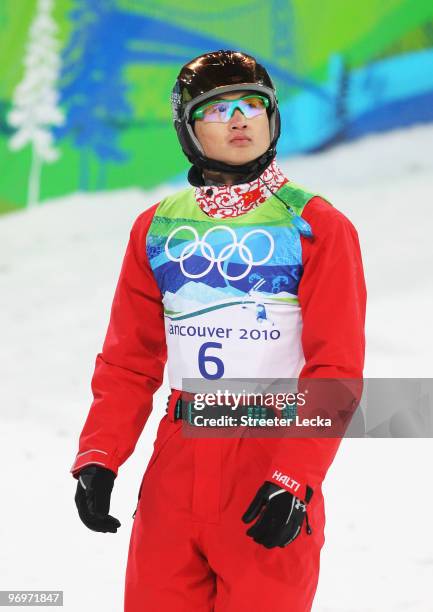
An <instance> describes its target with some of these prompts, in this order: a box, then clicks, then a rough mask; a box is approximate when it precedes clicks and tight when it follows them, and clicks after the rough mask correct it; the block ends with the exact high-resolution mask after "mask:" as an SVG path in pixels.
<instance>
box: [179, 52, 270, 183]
mask: <svg viewBox="0 0 433 612" xmlns="http://www.w3.org/2000/svg"><path fill="white" fill-rule="evenodd" d="M239 90H244V91H255V92H259V93H260V94H261V95H264V96H266V97H267V98H268V99H269V102H270V104H269V107H268V109H267V113H268V118H269V131H270V139H271V142H270V145H269V147H268V149H267V150H266V151H265V152H264V153H263V154H262V155H261V156H260V157H258V158H256V159H254V160H252V161H249V162H247V163H245V164H242V165H232V164H227V163H225V162H222V161H218V160H215V159H210V158H208V157H206V156H205V154H204V151H203V148H202V146H201V144H200V142H199V140H198V138H197V137H196V135H195V134H194V129H193V125H192V122H191V120H190V118H191V114H192V112H193V110H194V109H195V108H196V107H197V106H200V105H201V104H203V103H204V102H205V101H206V100H209V99H211V98H214V97H216V96H218V95H220V94H225V93H230V92H233V91H239ZM171 104H172V111H173V122H174V127H175V129H176V132H177V136H178V139H179V142H180V145H181V147H182V150H183V152H184V153H185V155H186V157H187V158H188V159H189V161H190V162H191V163H192V164H193V168H192V169H191V170H194V167H196V168H200V169H209V170H217V171H221V172H232V173H237V174H242V175H245V176H246V177H248V178H246V180H253V179H254V178H257V176H259V175H260V174H261V173H262V172H263V170H265V168H267V166H268V165H269V164H270V163H271V161H272V160H273V159H274V157H275V155H276V144H277V140H278V138H279V136H280V113H279V111H278V100H277V97H276V90H275V86H274V84H273V82H272V79H271V77H270V76H269V74H268V73H267V71H266V69H265V68H264V67H263V66H262V65H261V64H259V63H258V62H257V61H256V60H255V59H254V57H252V56H251V55H247V54H246V53H241V52H240V51H224V50H219V51H212V52H211V53H205V54H204V55H200V56H198V57H196V58H194V59H193V60H191V61H190V62H188V63H187V64H185V65H184V66H183V67H182V68H181V70H180V72H179V75H178V77H177V80H176V83H175V85H174V88H173V90H172V94H171ZM190 173H191V171H190Z"/></svg>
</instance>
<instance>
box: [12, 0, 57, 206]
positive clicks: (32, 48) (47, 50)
mask: <svg viewBox="0 0 433 612" xmlns="http://www.w3.org/2000/svg"><path fill="white" fill-rule="evenodd" d="M52 9H53V0H38V2H37V7H36V15H35V17H34V20H33V22H32V24H31V26H30V30H29V39H28V43H27V48H26V53H25V57H24V66H25V70H24V77H23V79H22V81H21V82H20V83H19V85H18V86H17V87H16V89H15V91H14V94H13V99H12V103H13V106H12V110H11V111H10V112H9V114H8V122H9V125H11V126H12V127H13V128H15V130H16V131H15V133H14V135H13V136H12V138H11V139H10V141H9V146H10V148H11V149H12V150H13V151H18V150H20V149H22V148H23V147H25V146H26V145H28V144H29V145H30V146H31V148H32V161H31V168H30V174H29V183H28V199H27V205H28V206H32V205H34V204H36V203H37V202H38V199H39V190H40V177H41V167H42V163H43V162H45V163H51V162H54V161H56V160H57V159H58V157H59V151H58V150H57V149H56V148H55V147H54V142H53V135H52V132H51V129H50V128H51V126H58V125H62V124H63V122H64V115H63V112H62V111H61V109H60V108H59V106H58V99H59V96H58V93H57V90H56V83H57V79H58V76H59V71H60V57H59V43H58V41H57V38H56V35H57V30H58V28H57V24H56V22H55V21H54V19H53V17H52V15H51V13H52Z"/></svg>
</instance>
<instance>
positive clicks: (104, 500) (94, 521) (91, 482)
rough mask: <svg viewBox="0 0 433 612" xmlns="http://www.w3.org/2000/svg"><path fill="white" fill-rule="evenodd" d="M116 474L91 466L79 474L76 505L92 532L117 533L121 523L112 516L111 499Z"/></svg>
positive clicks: (81, 517) (97, 466)
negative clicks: (110, 513) (110, 511)
mask: <svg viewBox="0 0 433 612" xmlns="http://www.w3.org/2000/svg"><path fill="white" fill-rule="evenodd" d="M115 478H116V474H115V473H114V472H112V471H111V470H108V469H107V468H104V467H100V466H99V465H89V466H87V467H85V468H83V469H82V470H80V471H79V472H78V485H77V492H76V494H75V503H76V505H77V508H78V514H79V515H80V519H81V520H82V521H83V523H84V524H85V525H86V527H88V528H89V529H91V530H92V531H102V532H103V533H106V532H107V531H109V532H110V533H116V532H117V529H118V528H119V527H120V522H119V521H118V520H117V518H114V516H110V515H109V514H108V511H109V510H110V497H111V491H112V490H113V485H114V479H115Z"/></svg>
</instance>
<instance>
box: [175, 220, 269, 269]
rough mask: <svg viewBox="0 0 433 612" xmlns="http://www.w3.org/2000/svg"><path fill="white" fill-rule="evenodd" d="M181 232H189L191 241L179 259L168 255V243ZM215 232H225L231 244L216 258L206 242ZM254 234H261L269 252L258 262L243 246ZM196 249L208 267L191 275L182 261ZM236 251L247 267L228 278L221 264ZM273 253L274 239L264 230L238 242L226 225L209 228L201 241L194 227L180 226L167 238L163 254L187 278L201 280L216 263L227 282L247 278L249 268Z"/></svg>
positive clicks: (260, 262)
mask: <svg viewBox="0 0 433 612" xmlns="http://www.w3.org/2000/svg"><path fill="white" fill-rule="evenodd" d="M181 230H189V231H190V232H191V234H192V236H193V241H191V242H189V243H188V244H186V245H185V246H184V247H183V249H182V252H181V254H180V256H179V257H174V256H173V255H172V254H171V253H170V247H169V243H170V240H171V239H172V238H173V237H174V236H175V235H176V234H177V233H178V232H180V231H181ZM215 231H225V232H227V233H228V234H229V236H230V239H231V241H232V243H231V244H228V245H226V246H225V247H223V248H222V249H221V252H220V253H219V255H218V256H216V255H215V251H214V249H213V247H212V245H210V244H209V243H208V242H206V239H207V237H208V236H209V235H210V234H211V233H212V232H215ZM255 234H263V235H264V236H266V238H267V239H268V240H269V252H268V254H267V255H266V257H263V259H260V260H259V261H254V258H253V254H252V253H251V250H250V249H249V248H248V247H247V245H246V244H245V242H246V241H247V239H248V238H250V237H251V236H253V235H255ZM198 248H200V252H201V255H202V256H203V257H204V258H205V259H207V260H208V262H209V265H208V266H207V268H206V269H205V270H203V271H202V272H199V273H198V274H191V273H190V272H187V271H186V270H185V267H184V261H185V260H187V259H189V258H190V257H191V256H192V255H194V253H195V252H196V251H197V249H198ZM236 249H238V252H239V256H240V258H241V259H242V261H243V262H244V263H245V264H246V265H247V267H246V269H245V270H244V272H242V274H239V275H238V276H230V275H229V274H227V273H226V272H225V271H224V270H223V268H222V262H224V261H226V260H228V259H229V258H230V257H231V256H232V255H233V253H234V252H235V250H236ZM273 252H274V239H273V237H272V236H271V234H270V233H269V232H267V231H266V230H264V229H255V230H251V231H250V232H248V233H246V234H245V236H243V238H241V240H240V241H239V242H238V239H237V236H236V234H235V232H234V231H233V229H232V228H231V227H227V226H226V225H219V226H217V227H211V228H210V229H208V230H207V232H206V233H205V234H204V235H203V238H202V239H201V240H200V238H199V236H198V233H197V230H196V229H195V228H194V227H191V226H190V225H181V226H179V227H177V228H176V229H175V230H173V231H172V232H171V234H170V235H169V237H168V238H167V242H166V243H165V253H166V255H167V257H168V259H170V260H171V261H176V262H179V263H180V269H181V270H182V273H183V274H184V275H185V276H186V277H187V278H202V277H203V276H205V275H206V274H207V273H208V272H210V270H211V269H212V268H213V266H214V264H215V263H216V265H217V267H218V270H219V273H220V274H221V276H222V277H223V278H225V279H227V280H240V279H241V278H245V276H247V275H248V274H249V273H250V272H251V268H252V267H253V266H259V265H261V264H264V263H266V262H267V261H269V259H270V258H271V257H272V254H273Z"/></svg>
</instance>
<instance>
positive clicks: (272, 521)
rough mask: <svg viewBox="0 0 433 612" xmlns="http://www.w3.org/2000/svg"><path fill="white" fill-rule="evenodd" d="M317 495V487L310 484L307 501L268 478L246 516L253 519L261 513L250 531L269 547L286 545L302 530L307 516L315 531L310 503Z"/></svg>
mask: <svg viewBox="0 0 433 612" xmlns="http://www.w3.org/2000/svg"><path fill="white" fill-rule="evenodd" d="M312 496H313V489H312V488H311V487H309V486H307V493H306V496H305V501H302V500H301V499H299V498H298V497H295V496H294V495H293V494H292V493H290V492H289V491H286V489H283V488H281V487H279V486H278V485H276V484H274V483H273V482H267V481H266V482H265V483H264V484H262V486H261V487H260V489H259V490H258V491H257V493H256V496H255V497H254V499H253V501H252V502H251V504H250V505H249V507H248V509H247V511H246V512H245V514H244V515H243V517H242V520H243V522H244V523H250V522H251V521H252V520H254V519H255V518H257V517H258V516H259V514H260V513H261V514H260V516H259V519H258V520H257V521H256V522H255V523H254V525H252V526H251V527H250V528H249V529H248V531H247V535H248V536H250V537H252V538H253V540H254V541H255V542H257V543H258V544H263V546H266V548H274V546H280V547H281V548H283V547H284V546H286V545H287V544H290V542H293V540H294V539H295V538H297V537H298V535H299V534H300V532H301V529H302V524H303V522H304V518H307V533H308V535H310V534H311V533H312V531H311V528H310V526H309V523H308V516H307V504H308V502H309V501H310V499H311V497H312Z"/></svg>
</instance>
